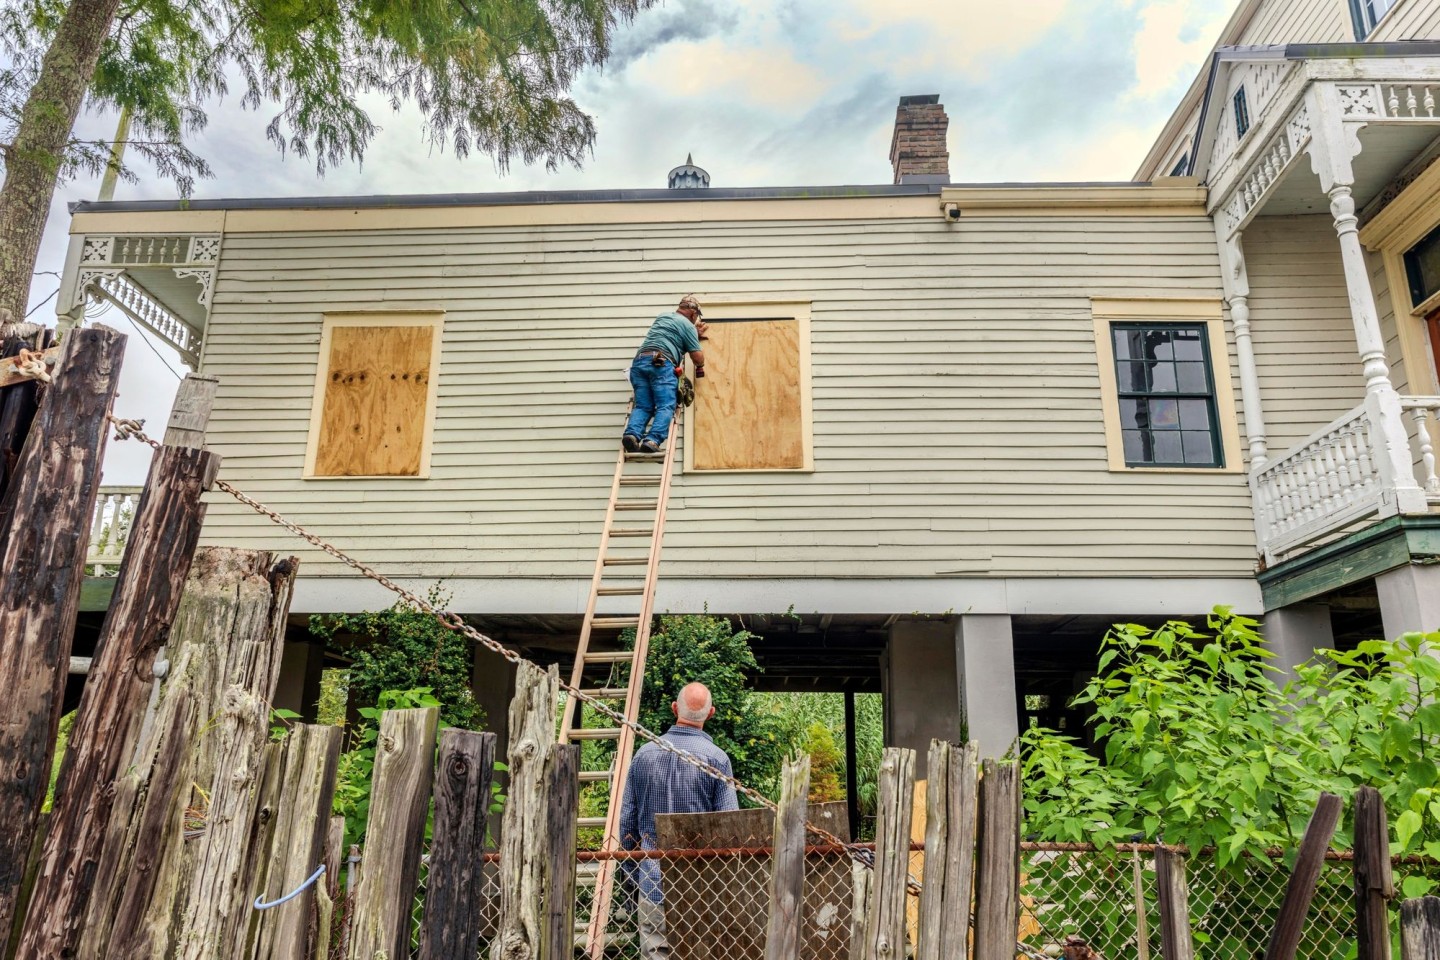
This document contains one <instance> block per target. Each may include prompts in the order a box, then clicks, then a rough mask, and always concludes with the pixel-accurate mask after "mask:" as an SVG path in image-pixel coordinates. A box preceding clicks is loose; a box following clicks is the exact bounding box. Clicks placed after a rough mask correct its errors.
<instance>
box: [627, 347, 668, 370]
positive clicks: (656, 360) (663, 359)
mask: <svg viewBox="0 0 1440 960" xmlns="http://www.w3.org/2000/svg"><path fill="white" fill-rule="evenodd" d="M635 356H636V357H637V358H639V357H650V358H652V359H651V362H652V363H653V364H654V365H655V366H657V367H663V366H665V364H667V363H669V362H670V358H669V357H667V356H665V354H663V353H661V352H660V351H659V350H641V351H640V352H639V353H637V354H635Z"/></svg>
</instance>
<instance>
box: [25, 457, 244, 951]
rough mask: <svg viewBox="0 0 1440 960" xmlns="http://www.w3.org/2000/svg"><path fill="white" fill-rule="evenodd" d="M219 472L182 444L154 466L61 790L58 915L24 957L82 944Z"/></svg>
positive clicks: (56, 844) (52, 871)
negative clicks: (123, 780) (123, 783)
mask: <svg viewBox="0 0 1440 960" xmlns="http://www.w3.org/2000/svg"><path fill="white" fill-rule="evenodd" d="M219 467H220V458H219V457H218V456H216V455H214V454H211V453H207V452H204V451H201V450H186V449H179V448H176V447H164V448H162V449H161V450H160V451H159V452H157V453H156V454H155V456H154V458H153V459H152V460H151V463H150V476H149V479H148V481H147V482H146V487H145V493H144V494H143V495H142V496H141V498H140V504H139V506H138V508H137V509H136V512H135V518H134V522H133V524H132V526H131V532H130V539H129V542H128V543H127V544H126V549H125V555H124V558H123V559H122V560H121V563H120V572H119V575H118V576H117V577H116V581H115V582H116V591H115V595H114V600H113V602H112V603H111V606H110V610H109V613H108V614H107V615H106V617H105V622H104V624H103V625H102V626H101V628H100V636H99V638H98V639H97V641H96V656H95V658H94V660H93V661H92V662H91V664H90V670H89V679H88V681H87V682H86V684H85V691H84V695H83V696H82V698H81V700H80V708H79V712H78V713H77V714H76V717H75V723H74V726H73V727H72V728H71V731H70V741H69V746H68V749H67V750H66V753H65V758H64V761H63V763H62V765H61V768H60V777H59V780H58V781H57V785H56V792H55V800H54V803H53V806H52V814H51V818H50V829H49V832H48V834H47V836H46V840H45V847H44V852H43V854H42V859H41V865H40V872H39V875H38V877H37V881H36V888H35V889H36V891H37V892H38V895H39V896H40V897H41V900H40V902H42V903H47V904H50V905H51V908H50V909H46V910H43V911H31V912H30V915H29V916H28V917H27V918H26V921H25V929H24V932H23V934H22V937H21V946H20V950H21V955H22V956H29V955H32V954H33V955H35V956H63V955H69V954H73V953H74V951H75V950H77V949H78V947H79V943H80V936H81V933H82V929H83V924H84V921H85V916H86V912H87V910H88V909H89V901H90V894H91V890H92V884H93V883H94V880H95V871H96V868H97V866H98V864H99V860H100V855H101V849H102V844H103V842H104V837H105V832H106V826H107V824H108V823H109V820H110V811H111V804H112V801H113V800H114V797H115V792H114V784H115V781H116V780H117V778H119V777H120V775H121V773H122V772H123V770H124V768H125V766H126V764H128V763H129V761H130V759H131V756H132V755H133V753H134V750H135V744H136V740H137V738H138V736H139V732H140V724H141V721H142V719H143V717H144V713H145V709H146V705H147V703H148V701H149V699H150V691H151V686H152V683H153V681H152V674H151V666H152V664H153V663H154V660H155V657H156V655H157V653H158V651H159V650H160V648H161V646H162V645H163V644H164V642H165V638H166V637H167V636H168V635H169V633H170V628H171V625H172V623H173V622H174V620H175V615H176V612H177V611H178V610H179V607H180V597H181V593H182V592H183V590H184V587H185V580H186V577H187V576H188V574H189V572H190V561H191V559H192V557H193V555H194V552H195V545H196V543H197V542H198V541H199V538H200V525H201V522H202V521H203V520H204V517H205V505H204V504H203V503H202V502H201V500H200V495H201V493H203V492H204V491H205V490H208V489H209V488H210V485H211V483H212V482H213V480H214V477H215V474H216V471H218V469H219Z"/></svg>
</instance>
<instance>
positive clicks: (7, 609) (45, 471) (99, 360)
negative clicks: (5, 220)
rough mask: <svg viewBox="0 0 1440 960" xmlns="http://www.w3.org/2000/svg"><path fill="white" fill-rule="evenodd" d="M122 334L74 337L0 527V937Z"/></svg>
mask: <svg viewBox="0 0 1440 960" xmlns="http://www.w3.org/2000/svg"><path fill="white" fill-rule="evenodd" d="M124 356H125V337H124V335H122V334H120V333H117V332H116V331H114V330H111V329H110V328H108V327H103V326H94V327H87V328H85V329H83V330H75V331H72V332H71V334H70V335H69V336H68V337H66V342H65V348H64V350H63V352H62V354H61V357H60V363H59V364H58V365H57V367H56V370H57V373H56V374H55V381H54V383H52V384H51V386H50V389H49V391H48V394H47V396H46V398H45V403H44V404H43V405H42V406H41V408H40V410H39V411H38V412H37V413H36V415H35V420H34V422H33V424H32V425H31V429H30V435H29V437H28V438H27V439H26V441H25V446H24V448H23V450H22V451H21V454H20V460H19V462H18V463H17V464H16V470H15V480H14V483H12V484H11V485H10V489H9V490H8V491H6V494H5V500H4V509H5V513H6V516H5V520H4V526H3V528H0V638H3V639H4V656H0V690H3V691H4V692H5V695H4V696H3V697H0V931H7V932H8V931H9V930H10V928H11V924H12V922H13V921H14V919H15V911H16V907H17V906H18V903H17V898H18V897H19V895H20V886H21V883H22V882H23V881H24V877H25V867H26V864H27V862H28V860H29V855H30V850H31V846H32V843H33V841H34V837H35V824H36V820H37V818H38V817H39V815H40V806H41V804H42V803H43V802H44V800H45V791H46V789H47V788H48V787H49V784H50V755H51V752H52V750H53V748H54V746H55V729H56V727H57V726H58V724H59V723H60V703H61V698H62V696H63V694H64V690H65V681H66V679H67V678H68V677H69V675H70V641H71V638H72V637H73V635H74V633H75V613H76V608H77V606H78V604H79V600H80V584H81V582H82V581H83V580H84V576H85V568H84V564H85V551H86V547H87V545H88V544H89V541H90V521H91V518H92V515H93V514H94V512H95V498H96V495H97V494H98V493H99V489H100V461H101V459H102V457H103V456H104V452H105V428H106V426H107V424H106V421H105V417H106V416H107V415H108V414H109V413H110V406H111V403H112V402H113V401H114V399H115V388H116V386H117V384H118V383H119V378H120V362H121V360H122V358H123V357H124Z"/></svg>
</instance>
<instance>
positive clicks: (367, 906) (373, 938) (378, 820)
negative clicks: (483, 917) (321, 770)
mask: <svg viewBox="0 0 1440 960" xmlns="http://www.w3.org/2000/svg"><path fill="white" fill-rule="evenodd" d="M439 717H440V711H439V710H438V709H437V708H435V707H426V708H424V709H421V710H389V711H386V712H385V713H383V714H381V716H380V735H379V738H378V739H377V741H376V747H375V775H374V780H373V786H372V787H371V788H370V822H369V823H368V824H367V825H366V827H365V870H364V872H363V873H362V874H361V875H360V882H359V883H358V884H356V886H355V897H354V903H353V904H352V913H351V926H350V943H349V947H348V949H347V950H346V954H345V955H346V956H347V957H349V958H350V960H374V958H375V957H381V956H383V957H393V958H402V957H408V956H409V955H410V917H411V913H412V912H413V910H414V906H415V888H416V886H417V885H418V884H419V882H420V853H421V850H420V848H421V845H422V844H423V843H424V842H425V814H426V812H427V811H428V810H429V808H430V787H431V784H432V783H433V780H434V775H435V726H436V724H437V723H438V722H439Z"/></svg>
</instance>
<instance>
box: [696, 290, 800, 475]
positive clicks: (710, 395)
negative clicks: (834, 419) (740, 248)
mask: <svg viewBox="0 0 1440 960" xmlns="http://www.w3.org/2000/svg"><path fill="white" fill-rule="evenodd" d="M781 306H783V307H786V308H788V309H778V308H777V307H781ZM706 320H708V321H709V323H710V333H709V339H708V340H706V341H705V342H704V343H702V344H701V347H702V348H703V349H704V351H705V360H706V364H705V379H703V380H701V381H699V382H698V383H697V385H696V397H695V408H694V411H693V414H692V417H691V424H690V426H688V427H687V428H686V430H687V434H686V440H687V442H686V464H685V466H686V469H689V470H809V469H811V467H812V454H811V445H810V377H809V371H810V361H809V352H810V351H809V310H808V305H796V304H787V305H773V304H771V305H766V304H733V305H732V304H727V305H723V306H707V308H706Z"/></svg>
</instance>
